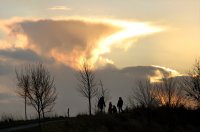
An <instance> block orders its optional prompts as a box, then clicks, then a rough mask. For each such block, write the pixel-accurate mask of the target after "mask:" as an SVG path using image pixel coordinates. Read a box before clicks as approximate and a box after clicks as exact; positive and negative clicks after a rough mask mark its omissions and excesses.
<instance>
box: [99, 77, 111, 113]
mask: <svg viewBox="0 0 200 132" xmlns="http://www.w3.org/2000/svg"><path fill="white" fill-rule="evenodd" d="M102 96H103V97H104V101H105V103H106V102H108V101H109V100H110V98H111V96H110V91H109V89H107V88H105V87H104V85H103V83H102V81H101V80H100V81H99V88H98V89H97V95H96V106H97V105H98V101H99V99H100V98H101V97H102ZM104 108H105V107H104ZM96 110H97V109H96ZM104 111H105V110H104Z"/></svg>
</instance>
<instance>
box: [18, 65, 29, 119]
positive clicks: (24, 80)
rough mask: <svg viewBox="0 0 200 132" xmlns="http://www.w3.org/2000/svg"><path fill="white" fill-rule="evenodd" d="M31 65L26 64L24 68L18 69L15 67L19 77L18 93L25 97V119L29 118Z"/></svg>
mask: <svg viewBox="0 0 200 132" xmlns="http://www.w3.org/2000/svg"><path fill="white" fill-rule="evenodd" d="M29 68H30V66H29V65H27V66H24V69H20V70H19V71H17V70H16V69H15V73H16V78H17V91H16V92H17V94H18V95H19V96H20V97H22V98H23V99H24V109H25V110H24V111H25V120H27V111H26V107H27V95H28V91H29V88H30V70H29Z"/></svg>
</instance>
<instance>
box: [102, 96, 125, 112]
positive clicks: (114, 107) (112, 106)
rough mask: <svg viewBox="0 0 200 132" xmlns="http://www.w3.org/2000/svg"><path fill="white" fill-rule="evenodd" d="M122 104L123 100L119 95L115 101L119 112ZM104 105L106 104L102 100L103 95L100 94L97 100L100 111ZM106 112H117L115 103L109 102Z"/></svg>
mask: <svg viewBox="0 0 200 132" xmlns="http://www.w3.org/2000/svg"><path fill="white" fill-rule="evenodd" d="M122 106H123V100H122V98H121V97H119V100H118V102H117V107H118V110H119V113H121V112H122V111H123V110H122ZM105 107H106V104H105V101H104V97H103V96H102V97H101V98H100V99H99V102H98V108H99V109H100V111H101V112H103V109H104V108H105ZM108 113H109V114H111V113H117V108H116V106H115V105H112V102H109V106H108Z"/></svg>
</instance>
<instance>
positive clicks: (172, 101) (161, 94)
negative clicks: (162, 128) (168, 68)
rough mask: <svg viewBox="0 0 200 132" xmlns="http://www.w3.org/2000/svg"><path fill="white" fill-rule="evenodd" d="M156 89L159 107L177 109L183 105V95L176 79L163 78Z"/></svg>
mask: <svg viewBox="0 0 200 132" xmlns="http://www.w3.org/2000/svg"><path fill="white" fill-rule="evenodd" d="M155 86H156V87H157V92H156V95H157V98H158V99H159V101H160V104H161V105H165V106H167V107H179V106H181V105H184V95H183V90H182V88H181V85H180V83H179V82H178V80H177V79H176V78H173V77H169V78H168V77H163V78H162V79H161V82H159V83H157V84H156V85H155Z"/></svg>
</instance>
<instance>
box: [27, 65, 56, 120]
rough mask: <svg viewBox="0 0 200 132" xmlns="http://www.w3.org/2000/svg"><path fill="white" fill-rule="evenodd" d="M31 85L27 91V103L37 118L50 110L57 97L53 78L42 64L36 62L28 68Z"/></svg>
mask: <svg viewBox="0 0 200 132" xmlns="http://www.w3.org/2000/svg"><path fill="white" fill-rule="evenodd" d="M30 74H31V75H30V77H31V87H30V90H29V92H28V98H29V104H30V105H31V106H33V107H34V108H35V110H36V111H37V113H38V117H39V120H40V118H41V114H42V116H43V118H44V114H45V113H46V112H50V111H51V110H52V108H53V107H54V105H55V101H56V98H57V93H56V87H55V82H54V78H53V77H52V76H51V74H50V73H49V71H48V70H47V69H46V67H45V66H43V64H36V65H34V66H31V68H30Z"/></svg>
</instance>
